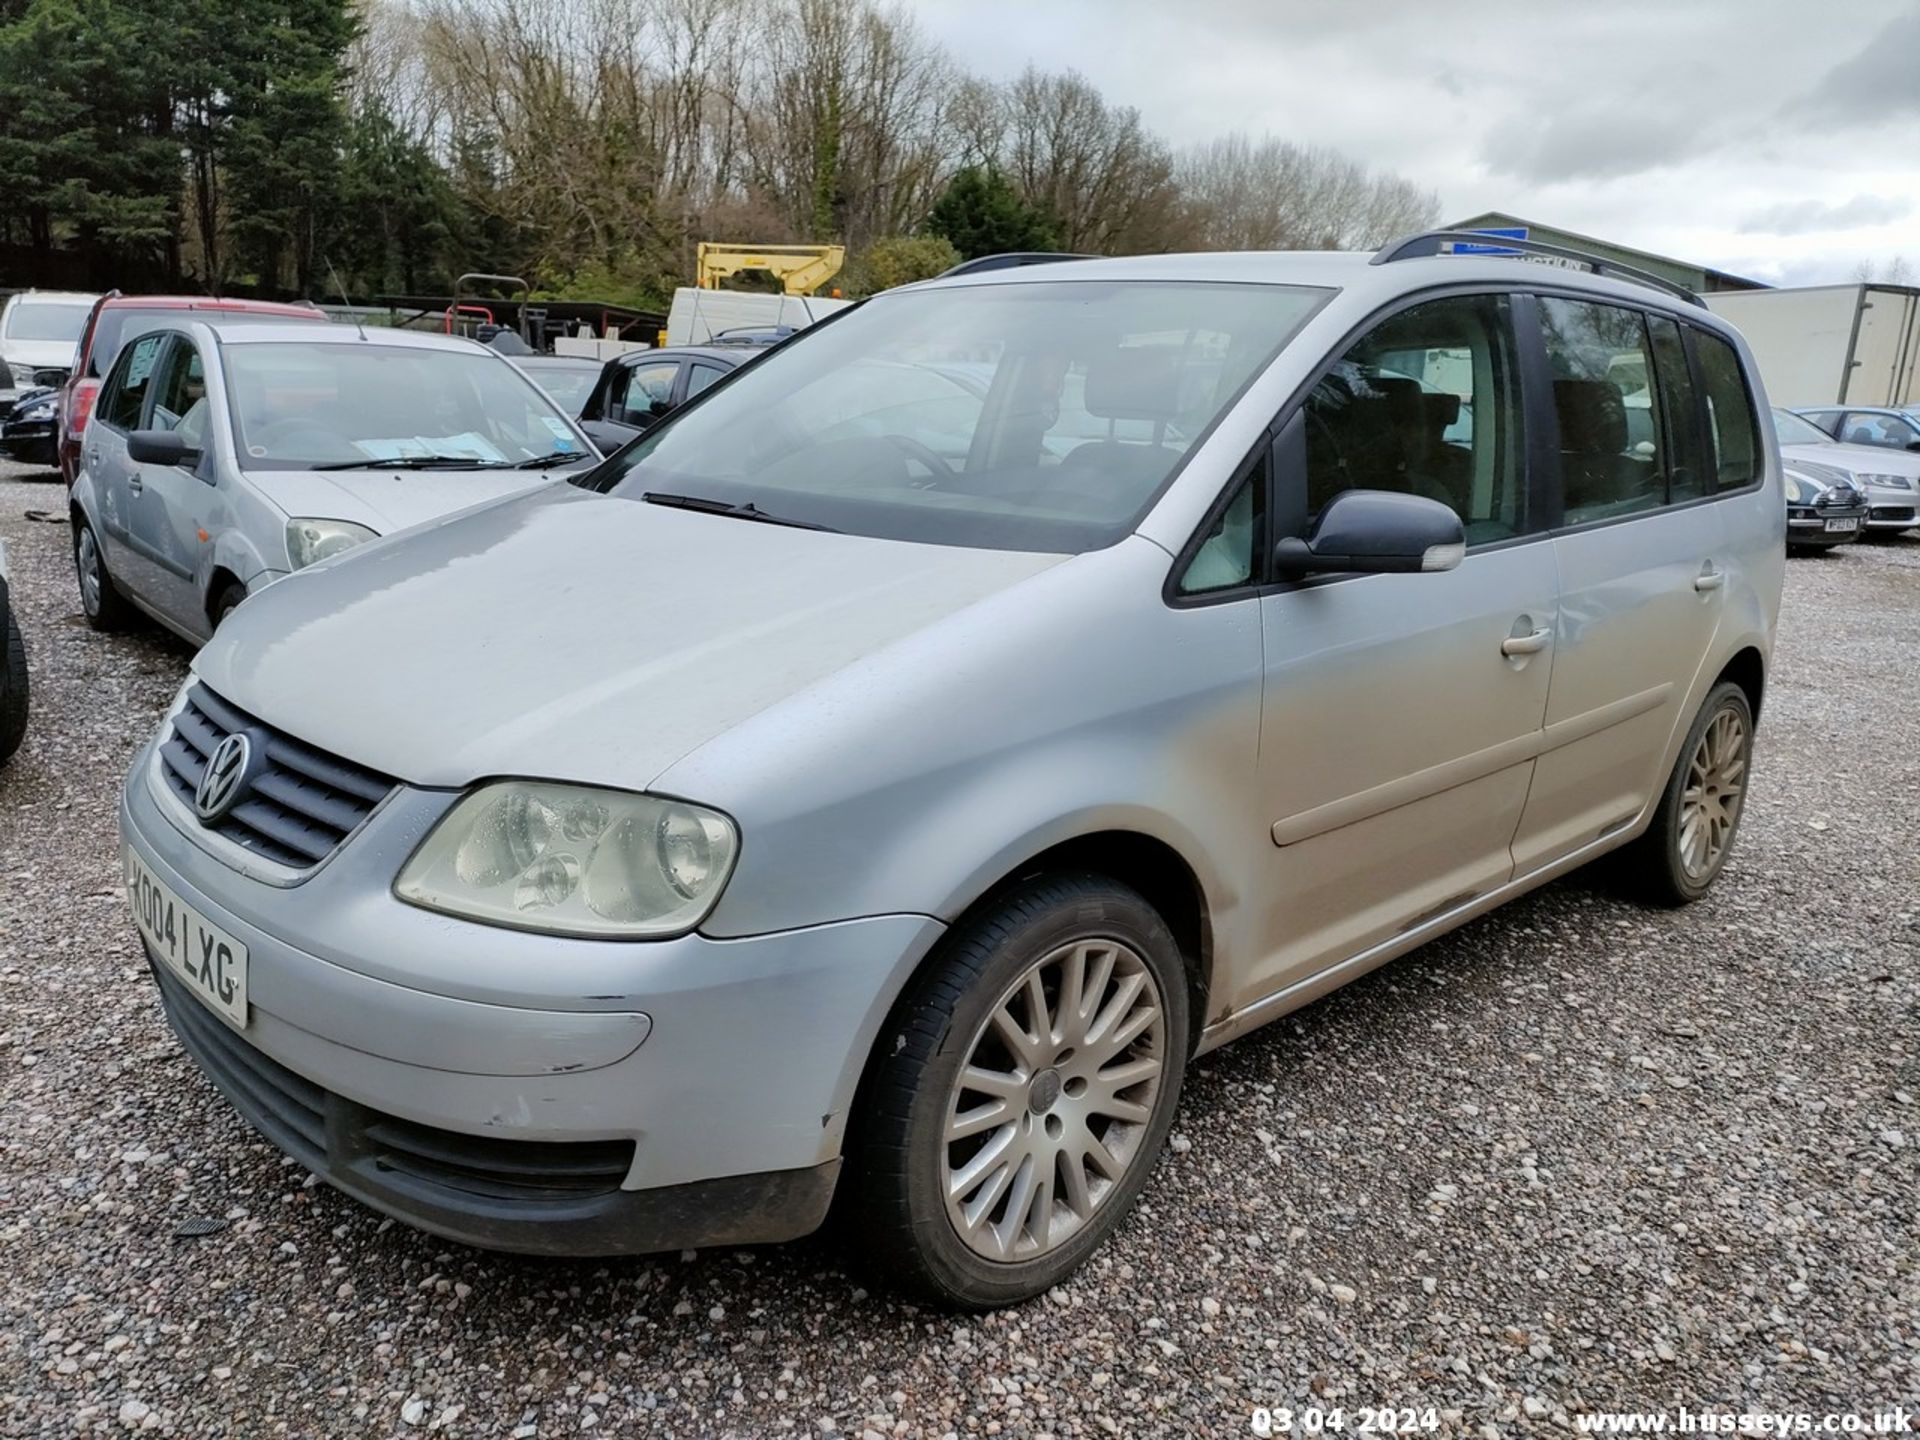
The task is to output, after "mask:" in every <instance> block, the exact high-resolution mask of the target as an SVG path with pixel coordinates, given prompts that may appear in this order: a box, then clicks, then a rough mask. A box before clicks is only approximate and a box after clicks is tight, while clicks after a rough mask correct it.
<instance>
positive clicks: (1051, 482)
mask: <svg viewBox="0 0 1920 1440" xmlns="http://www.w3.org/2000/svg"><path fill="white" fill-rule="evenodd" d="M1328 293H1329V292H1327V291H1325V290H1318V289H1306V288H1301V287H1295V286H1279V285H1242V284H1199V283H1185V282H1148V281H1088V280H1068V281H1021V282H1015V283H1003V284H988V285H979V286H958V287H941V288H938V289H931V290H907V291H900V292H897V293H894V294H888V295H882V296H879V297H877V298H875V299H873V300H870V301H868V302H867V303H866V304H865V305H863V306H861V307H859V308H858V309H855V310H851V311H846V312H843V313H842V314H841V315H840V316H837V317H836V318H834V319H832V320H831V321H828V322H824V323H823V324H821V325H819V326H816V327H814V328H812V329H809V330H805V331H802V332H801V333H800V335H799V336H797V337H796V338H795V339H793V340H791V341H789V342H787V344H786V345H784V346H782V347H781V348H780V349H778V350H776V351H773V352H772V353H770V354H768V355H766V356H764V357H762V358H761V359H760V360H758V361H756V362H755V363H754V364H753V365H751V366H749V367H747V368H746V369H744V370H742V371H741V372H739V373H738V374H737V375H736V376H734V377H733V378H732V379H730V380H728V381H727V382H726V383H725V384H723V385H720V386H718V387H716V388H715V389H713V390H712V391H710V392H708V393H707V394H705V395H703V396H702V397H701V398H700V400H699V401H698V402H697V403H695V404H693V405H691V406H690V407H688V408H687V409H684V410H682V411H681V412H680V413H679V414H677V415H675V416H674V417H672V418H671V419H669V420H667V421H666V422H665V423H664V424H662V425H660V426H659V427H658V428H657V429H655V430H654V431H652V432H651V433H650V434H648V435H647V436H646V437H645V438H644V439H642V440H640V441H639V442H637V443H636V444H634V445H633V446H631V447H629V448H628V449H626V450H624V451H622V452H621V453H620V454H619V455H618V456H616V457H615V458H614V459H613V460H611V461H609V462H608V464H607V466H606V467H605V468H604V469H603V470H602V471H601V472H599V473H598V474H597V475H596V477H595V482H596V484H598V485H600V486H601V487H603V488H607V487H610V488H611V489H612V492H613V493H614V494H616V495H621V496H625V497H628V498H632V499H636V500H637V499H641V498H642V497H643V496H645V495H647V494H655V495H670V496H683V497H690V498H692V499H695V500H701V501H712V502H719V503H724V504H733V505H747V504H751V505H753V506H754V507H755V509H756V510H758V511H761V512H764V513H766V514H768V515H773V516H777V517H779V518H782V519H788V520H796V521H800V522H803V523H807V524H811V525H819V526H825V527H828V528H832V529H836V530H845V531H849V532H852V533H856V534H863V535H873V536H879V537H883V538H887V539H898V540H915V541H924V542H929V543H934V544H943V545H968V546H976V547H981V548H991V549H1007V550H1044V551H1053V552H1059V553H1072V552H1077V551H1081V550H1088V549H1095V548H1098V547H1099V546H1102V545H1108V544H1111V543H1113V542H1114V541H1115V540H1117V539H1119V538H1120V537H1121V536H1122V535H1124V534H1126V533H1127V532H1128V531H1129V530H1131V529H1132V528H1133V526H1134V524H1135V523H1137V521H1138V518H1139V517H1140V515H1142V514H1143V513H1144V512H1145V510H1146V508H1147V506H1149V505H1150V504H1151V503H1152V502H1153V500H1154V499H1155V498H1156V497H1157V496H1158V495H1159V493H1160V491H1161V489H1162V488H1163V487H1164V486H1165V484H1166V482H1167V481H1168V480H1169V479H1170V478H1171V477H1172V475H1173V473H1174V471H1175V470H1176V469H1177V468H1178V467H1179V465H1180V463H1181V461H1182V460H1183V459H1184V458H1185V457H1186V455H1187V454H1188V453H1189V452H1190V451H1191V450H1192V449H1193V448H1194V446H1195V445H1197V444H1198V443H1199V442H1200V440H1201V439H1202V438H1203V437H1204V436H1205V434H1206V433H1207V431H1208V430H1209V429H1210V427H1211V426H1212V425H1213V424H1214V422H1215V421H1216V420H1218V419H1219V417H1220V416H1221V415H1222V414H1223V413H1224V412H1225V411H1226V409H1227V408H1228V407H1229V406H1230V405H1231V404H1232V403H1233V401H1234V400H1235V398H1237V397H1238V396H1239V394H1240V392H1241V391H1242V390H1243V389H1244V388H1245V387H1246V385H1247V384H1248V382H1249V381H1250V380H1251V379H1252V378H1253V377H1254V376H1255V375H1256V374H1257V373H1258V372H1259V371H1260V369H1261V368H1262V367H1264V366H1265V365H1266V363H1267V362H1268V361H1269V360H1271V359H1272V358H1273V356H1274V355H1275V354H1277V353H1278V352H1279V350H1280V348H1281V347H1282V346H1283V345H1284V344H1285V343H1286V342H1287V340H1288V338H1289V337H1290V336H1292V335H1293V333H1294V332H1295V331H1296V330H1297V329H1298V328H1299V327H1300V325H1301V323H1302V322H1303V321H1304V320H1305V319H1306V318H1307V316H1308V315H1309V314H1311V313H1312V312H1313V310H1314V309H1315V307H1316V306H1317V305H1319V304H1320V303H1321V302H1322V301H1323V300H1324V299H1325V298H1326V296H1327V294H1328Z"/></svg>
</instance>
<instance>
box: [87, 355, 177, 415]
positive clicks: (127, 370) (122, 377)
mask: <svg viewBox="0 0 1920 1440" xmlns="http://www.w3.org/2000/svg"><path fill="white" fill-rule="evenodd" d="M166 343H167V337H166V336H165V335H143V336H141V337H140V338H139V339H138V340H136V341H135V342H134V344H133V347H132V348H131V349H130V350H128V351H127V358H126V363H125V364H123V365H121V366H119V367H118V368H117V369H116V370H115V371H114V374H113V377H112V379H110V380H109V381H108V382H107V388H106V394H105V395H103V396H102V397H101V400H100V415H99V418H100V419H101V421H102V422H104V423H105V424H108V425H111V426H112V427H113V428H114V429H116V430H137V429H138V428H139V427H140V411H141V407H142V406H144V405H145V404H146V400H147V387H148V385H149V384H150V383H151V382H152V380H153V371H154V366H155V365H157V364H158V363H159V360H160V352H161V350H162V349H164V348H165V346H166Z"/></svg>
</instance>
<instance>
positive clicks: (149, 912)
mask: <svg viewBox="0 0 1920 1440" xmlns="http://www.w3.org/2000/svg"><path fill="white" fill-rule="evenodd" d="M123 853H124V856H125V859H126V876H127V901H128V903H129V904H131V905H132V906H133V923H134V924H135V925H137V926H139V928H140V933H141V934H142V935H144V936H145V937H146V941H147V945H148V946H149V947H150V948H151V949H152V951H153V953H154V955H155V956H156V957H158V959H159V960H160V963H161V964H163V965H165V966H166V967H167V968H168V969H169V970H171V971H172V972H173V973H174V974H175V975H177V976H179V977H180V979H181V980H182V981H183V982H184V983H185V984H186V987H187V989H189V990H191V991H192V992H193V994H194V997H195V998H196V999H198V1000H200V1001H201V1002H202V1003H204V1004H205V1005H206V1007H207V1008H208V1009H209V1010H211V1011H213V1013H214V1014H216V1015H218V1016H220V1017H221V1018H222V1019H224V1020H227V1021H228V1022H230V1023H231V1024H233V1025H234V1026H235V1027H236V1028H238V1029H241V1030H244V1029H246V1028H247V947H246V946H245V945H242V944H241V943H240V942H239V941H238V940H236V939H234V938H233V936H231V935H229V934H227V932H226V931H224V930H222V929H221V928H220V927H219V926H218V925H215V924H213V923H212V922H211V921H209V920H208V919H207V918H206V917H205V916H204V915H202V914H200V913H199V912H198V911H197V910H195V909H193V907H192V906H190V905H188V904H187V903H186V902H185V901H184V900H182V899H181V898H180V897H179V896H178V895H176V894H174V893H173V891H171V890H169V889H168V888H167V887H166V886H165V885H162V884H161V883H160V881H159V880H158V879H157V878H156V877H155V875H154V873H153V872H152V871H151V870H149V869H148V868H147V866H146V862H145V861H143V860H142V859H141V858H140V857H139V856H138V855H136V854H134V853H133V851H132V850H127V851H125V852H123Z"/></svg>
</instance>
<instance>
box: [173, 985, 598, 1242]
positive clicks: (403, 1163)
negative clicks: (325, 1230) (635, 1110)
mask: <svg viewBox="0 0 1920 1440" xmlns="http://www.w3.org/2000/svg"><path fill="white" fill-rule="evenodd" d="M152 968H153V974H154V979H155V980H156V981H157V983H158V984H159V986H160V1001H161V1005H162V1007H163V1008H164V1009H165V1011H166V1015H167V1020H168V1023H170V1024H171V1025H172V1026H173V1033H174V1034H175V1035H177V1036H178V1037H179V1039H180V1043H181V1045H182V1046H184V1047H185V1049H186V1051H187V1053H188V1054H189V1055H191V1056H192V1057H193V1058H194V1060H195V1061H196V1062H198V1064H199V1066H200V1068H201V1069H203V1070H205V1071H206V1072H207V1074H208V1075H209V1076H210V1077H211V1078H212V1079H213V1081H214V1083H215V1084H216V1085H218V1086H219V1087H220V1089H221V1090H222V1091H224V1092H225V1094H226V1096H227V1098H228V1099H229V1100H231V1101H232V1102H233V1104H234V1107H235V1108H236V1109H238V1110H239V1111H240V1113H241V1114H242V1115H243V1116H244V1117H245V1118H246V1119H247V1121H248V1122H249V1123H250V1124H251V1125H253V1127H254V1128H255V1129H257V1130H258V1131H259V1132H260V1133H261V1134H262V1135H264V1136H266V1137H267V1139H269V1140H271V1141H272V1142H273V1143H274V1144H275V1145H278V1146H279V1147H280V1148H281V1149H282V1150H284V1151H286V1152H287V1153H288V1154H289V1155H291V1156H293V1158H294V1159H296V1160H298V1161H299V1162H300V1163H301V1164H302V1165H304V1166H306V1167H307V1168H308V1169H309V1170H312V1171H314V1172H316V1173H318V1174H321V1175H330V1174H333V1173H335V1172H337V1171H341V1170H356V1171H358V1172H360V1173H361V1174H363V1175H366V1174H368V1172H371V1174H370V1176H369V1178H371V1179H373V1180H374V1181H375V1182H376V1183H378V1184H379V1185H380V1186H381V1188H382V1189H386V1190H391V1191H393V1192H394V1193H396V1194H400V1193H404V1194H407V1195H412V1196H418V1197H421V1198H423V1199H425V1200H427V1201H428V1202H429V1203H435V1204H459V1203H461V1200H460V1197H475V1198H478V1199H479V1200H481V1201H488V1202H501V1204H502V1205H504V1206H505V1207H507V1208H508V1209H510V1210H519V1211H520V1213H522V1214H529V1215H531V1214H533V1213H536V1211H537V1207H539V1206H540V1205H541V1204H543V1203H545V1202H555V1201H560V1202H574V1201H580V1200H588V1199H592V1198H593V1197H595V1196H598V1195H611V1194H613V1193H614V1192H616V1191H617V1190H619V1188H620V1182H621V1181H623V1180H625V1179H626V1177H627V1172H628V1171H629V1170H630V1169H631V1168H632V1166H633V1141H631V1140H508V1139H502V1138H498V1137H489V1136H481V1135H463V1134H461V1133H459V1132H458V1131H455V1130H441V1129H439V1128H438V1127H436V1126H432V1125H421V1124H418V1123H416V1122H414V1121H412V1120H403V1119H401V1118H400V1117H399V1116H397V1115H388V1114H386V1113H384V1112H382V1111H379V1110H370V1109H368V1108H367V1107H366V1106H364V1105H358V1104H355V1103H354V1102H353V1101H351V1100H348V1099H347V1098H346V1097H345V1096H343V1095H337V1094H335V1093H334V1092H333V1091H331V1090H328V1089H325V1088H324V1087H322V1086H319V1085H316V1084H314V1083H313V1082H312V1081H311V1080H308V1079H306V1078H305V1077H303V1076H300V1075H296V1074H294V1072H293V1071H291V1070H289V1069H287V1068H286V1066H284V1065H282V1064H280V1063H279V1062H278V1061H275V1060H272V1059H269V1058H268V1057H267V1056H266V1055H263V1054H262V1053H261V1052H260V1051H258V1050H256V1049H254V1047H253V1046H251V1045H249V1044H248V1043H247V1042H246V1040H245V1038H243V1037H242V1036H241V1035H240V1034H238V1033H237V1032H236V1031H234V1030H233V1029H232V1027H230V1026H229V1025H227V1024H226V1023H225V1022H224V1021H222V1020H220V1019H218V1018H217V1017H215V1015H214V1014H213V1012H212V1011H210V1010H208V1009H207V1007H206V1006H204V1005H202V1004H201V1003H200V1002H199V1001H198V1000H196V999H194V998H193V996H191V995H190V994H188V993H187V989H186V986H185V985H183V984H182V983H181V982H180V981H179V980H178V979H176V978H175V977H174V975H173V973H172V972H171V971H169V970H167V969H166V968H165V967H164V966H161V965H154V966H153V967H152ZM522 1206H530V1207H535V1209H534V1210H525V1209H521V1207H522Z"/></svg>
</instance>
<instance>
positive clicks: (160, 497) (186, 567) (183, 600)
mask: <svg viewBox="0 0 1920 1440" xmlns="http://www.w3.org/2000/svg"><path fill="white" fill-rule="evenodd" d="M164 338H165V339H166V346H165V348H164V349H163V350H162V352H161V355H160V358H159V360H158V361H157V362H156V364H155V367H154V372H153V381H152V384H151V386H150V387H149V388H150V390H151V391H152V394H151V395H150V397H149V399H148V403H147V415H146V419H145V422H144V424H143V427H142V428H144V429H149V430H177V431H179V432H180V433H181V434H182V436H183V438H185V439H187V440H188V441H189V443H191V444H192V445H193V448H194V449H196V450H198V449H200V448H201V446H202V445H203V444H204V443H205V438H206V430H207V411H208V405H209V403H210V402H209V400H208V397H207V382H206V366H205V362H204V357H202V355H201V354H200V351H199V349H198V347H197V346H196V345H195V344H194V342H193V341H192V340H191V339H189V338H188V337H187V336H185V335H178V334H173V335H168V336H166V337H164ZM129 468H130V472H131V474H132V475H133V477H134V480H135V482H136V483H135V485H134V494H133V503H132V505H131V507H130V509H129V511H128V544H129V546H130V547H131V548H132V549H133V550H134V551H135V552H137V555H138V560H137V562H136V563H138V564H139V565H140V566H141V567H142V570H143V573H144V574H145V575H146V577H147V592H146V594H147V600H148V602H149V603H150V604H152V605H153V606H154V607H155V608H157V609H159V610H160V611H161V612H162V613H163V614H164V615H165V616H166V617H167V618H168V619H170V620H172V621H173V622H174V623H175V624H176V625H180V626H183V627H184V628H186V629H187V630H189V631H190V632H193V633H195V634H198V633H201V632H202V631H204V630H205V629H206V624H207V617H206V608H205V606H204V605H203V604H202V597H201V594H200V574H199V566H200V557H201V555H202V554H203V553H204V552H205V550H206V547H207V543H208V542H207V541H205V540H203V539H202V538H201V537H202V536H203V535H206V534H209V533H210V530H211V528H212V524H213V517H212V515H211V513H210V512H211V510H212V508H213V506H214V504H215V500H216V497H215V490H216V486H215V484H214V483H213V477H214V471H213V468H212V463H211V461H210V460H209V461H205V462H202V463H200V464H193V465H142V464H138V463H135V462H130V463H129Z"/></svg>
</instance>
